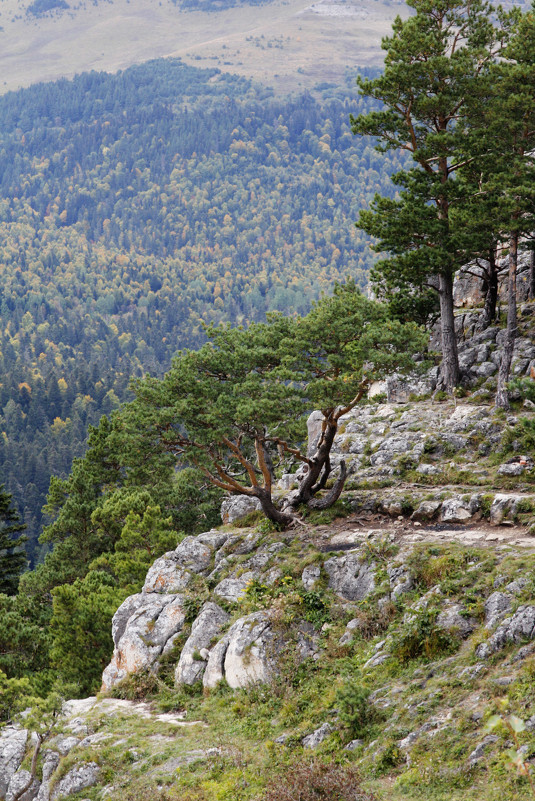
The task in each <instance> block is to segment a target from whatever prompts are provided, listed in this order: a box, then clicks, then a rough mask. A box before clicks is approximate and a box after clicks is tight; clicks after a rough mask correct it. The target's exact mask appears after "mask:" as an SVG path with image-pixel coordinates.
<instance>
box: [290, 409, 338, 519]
mask: <svg viewBox="0 0 535 801" xmlns="http://www.w3.org/2000/svg"><path fill="white" fill-rule="evenodd" d="M337 430H338V421H337V420H335V419H333V418H332V417H329V418H327V421H326V426H325V430H324V431H323V432H322V435H321V437H320V441H319V443H318V447H317V448H316V453H315V454H314V456H313V457H312V458H311V459H310V461H309V466H308V472H307V473H306V475H305V477H304V478H303V479H302V481H301V483H300V485H299V491H298V493H297V495H296V496H295V498H294V499H293V500H292V507H294V508H295V507H297V506H299V505H300V504H302V503H306V504H308V502H309V501H310V500H312V498H313V497H314V495H315V494H316V493H317V492H319V490H320V489H322V488H323V487H324V486H325V482H326V481H327V477H328V475H329V473H330V453H331V448H332V444H333V442H334V437H335V435H336V432H337ZM322 471H323V475H322ZM333 503H334V501H333Z"/></svg>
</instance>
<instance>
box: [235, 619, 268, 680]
mask: <svg viewBox="0 0 535 801" xmlns="http://www.w3.org/2000/svg"><path fill="white" fill-rule="evenodd" d="M273 640H274V637H273V634H272V631H271V626H270V620H269V617H268V614H267V613H266V612H263V611H261V612H254V613H253V614H252V615H248V616H247V617H242V618H240V619H239V620H237V621H236V622H235V623H234V625H233V626H231V628H230V629H229V631H228V647H227V650H226V653H225V664H224V670H225V678H226V680H227V682H228V684H229V685H230V687H232V688H233V689H236V688H238V687H246V686H247V685H248V684H254V683H256V682H260V683H263V682H266V681H268V679H269V678H270V676H271V672H272V669H271V662H272V658H273V655H274V654H273V649H272V648H271V646H272V645H273Z"/></svg>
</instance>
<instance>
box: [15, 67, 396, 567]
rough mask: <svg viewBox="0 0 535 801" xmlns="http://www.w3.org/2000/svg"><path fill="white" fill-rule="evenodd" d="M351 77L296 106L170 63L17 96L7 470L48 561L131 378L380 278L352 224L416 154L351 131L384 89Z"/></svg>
mask: <svg viewBox="0 0 535 801" xmlns="http://www.w3.org/2000/svg"><path fill="white" fill-rule="evenodd" d="M347 83H348V85H347V87H345V88H335V87H332V86H329V85H323V86H321V87H319V88H318V91H317V92H316V93H315V94H314V95H312V94H303V95H301V96H299V97H292V98H289V99H280V98H277V97H275V96H274V95H273V94H272V93H271V92H270V91H269V90H267V89H265V88H263V87H259V86H255V85H253V84H251V83H250V82H248V81H247V80H245V79H243V78H239V77H236V76H231V75H224V74H221V73H220V72H219V71H218V70H217V69H211V70H200V69H195V68H192V67H188V66H185V65H184V64H182V63H181V62H180V61H178V60H166V61H154V62H150V63H148V64H145V65H142V66H136V67H132V68H131V69H128V70H126V71H124V72H122V73H119V74H117V75H108V74H104V73H90V74H84V75H80V76H78V77H76V78H75V79H74V80H73V81H67V80H61V81H58V82H56V83H53V84H46V85H45V84H42V85H37V86H33V87H31V88H29V89H26V90H22V91H19V92H16V93H9V94H6V95H5V96H3V97H2V98H0V263H1V264H2V285H1V299H0V303H1V314H2V326H1V329H0V369H1V372H2V381H1V385H0V411H1V418H0V419H1V427H0V431H1V432H2V437H1V438H0V448H1V452H0V465H1V471H0V481H2V482H4V483H5V485H6V489H7V490H8V491H9V492H11V493H13V496H14V500H15V502H16V504H17V505H18V507H19V508H20V511H21V514H22V516H23V518H24V520H25V522H26V523H27V525H28V535H29V554H30V557H31V559H32V560H34V559H35V558H38V556H39V555H38V552H36V548H37V545H36V542H37V537H38V534H39V531H40V530H41V528H42V524H43V518H42V513H41V509H42V506H43V504H44V501H45V498H46V492H47V489H48V486H49V482H50V477H51V475H57V476H60V477H61V476H63V477H65V476H66V475H67V474H68V472H69V470H70V466H71V463H72V459H73V457H75V456H79V455H81V454H82V453H83V451H84V442H85V438H86V434H87V427H88V425H89V424H95V423H96V422H97V421H98V419H99V418H100V416H101V415H102V414H108V413H109V412H110V411H111V410H112V409H114V408H116V407H117V406H118V404H119V402H120V401H122V400H124V399H125V398H127V397H128V382H129V380H130V379H131V378H132V377H135V376H139V375H142V374H144V373H146V372H150V373H151V374H153V375H161V374H162V373H163V372H164V371H165V370H166V369H167V368H168V367H169V364H170V359H171V356H172V354H173V353H175V352H176V351H177V350H178V349H180V348H183V347H194V346H198V345H199V344H201V342H202V341H204V331H203V324H204V323H219V322H220V321H224V320H230V321H232V322H235V323H242V322H243V323H246V322H249V321H254V320H261V319H262V318H263V316H264V314H265V312H266V310H277V309H278V310H281V311H284V312H285V313H290V314H291V313H306V311H308V309H309V307H310V303H311V301H312V300H313V299H314V298H317V297H319V296H320V294H321V293H322V292H323V291H324V290H327V289H328V288H330V287H332V285H333V283H334V282H335V281H336V280H338V279H343V278H345V277H346V276H347V275H351V276H352V277H353V278H354V279H355V280H356V281H357V283H359V284H360V285H361V286H362V285H364V283H365V282H366V276H367V273H368V270H369V268H370V266H371V260H372V258H373V257H372V256H371V255H370V252H369V249H367V242H368V239H367V237H366V235H365V234H363V233H361V232H358V231H356V230H355V228H354V225H353V221H354V220H355V219H356V218H357V216H358V212H359V209H361V208H362V207H364V206H366V205H367V204H369V202H370V200H371V199H372V198H373V195H374V193H375V192H377V191H379V192H380V193H381V194H388V193H389V192H390V193H391V191H392V189H391V183H390V180H389V175H390V174H391V172H392V170H394V169H396V168H399V166H400V163H399V161H398V158H397V157H396V156H395V155H394V156H393V157H392V158H391V159H388V160H387V159H385V158H384V157H382V156H381V155H380V154H378V153H376V152H375V151H374V149H373V145H372V142H371V140H370V139H367V138H364V139H356V138H355V137H353V136H352V134H351V130H350V126H349V115H350V113H351V112H352V113H360V112H363V111H366V110H369V109H370V108H372V107H373V102H374V101H370V100H368V99H362V98H360V97H359V96H358V93H357V90H356V87H354V76H352V77H351V78H348V82H347Z"/></svg>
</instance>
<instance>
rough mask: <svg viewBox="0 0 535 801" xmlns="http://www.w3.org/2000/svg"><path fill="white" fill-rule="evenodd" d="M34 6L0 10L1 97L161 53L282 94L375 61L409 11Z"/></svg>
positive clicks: (297, 4)
mask: <svg viewBox="0 0 535 801" xmlns="http://www.w3.org/2000/svg"><path fill="white" fill-rule="evenodd" d="M30 2H31V0H4V2H3V3H2V4H1V6H0V26H2V28H3V31H0V70H1V72H0V74H1V76H2V78H1V80H0V93H2V92H6V91H8V90H10V89H17V88H19V87H21V86H27V85H29V84H31V83H34V82H36V81H41V80H46V81H48V80H55V79H57V78H59V77H62V76H65V77H72V76H73V75H74V74H75V73H79V72H83V71H86V70H91V69H95V70H105V71H108V72H115V71H117V70H119V69H124V68H126V67H128V66H130V65H132V64H134V63H140V62H143V61H147V60H148V59H151V58H158V57H164V56H179V57H181V58H183V59H184V60H185V61H187V62H189V63H191V64H194V65H197V66H202V67H206V66H212V67H213V66H215V67H219V68H220V69H222V70H224V71H229V72H235V73H239V74H241V75H245V76H247V77H251V78H253V79H255V80H257V81H260V82H262V83H264V84H267V85H270V86H273V87H274V88H275V89H276V90H277V91H280V92H287V91H292V90H296V89H304V88H309V87H311V86H314V85H315V84H317V83H318V82H320V81H332V82H334V83H340V82H341V81H342V79H343V76H344V74H345V72H346V70H347V69H348V68H349V69H352V68H355V67H356V66H357V65H379V64H380V63H381V61H382V55H381V50H380V41H381V37H382V36H384V35H385V34H386V33H388V32H389V31H390V27H391V23H392V20H393V19H394V17H395V15H396V14H398V13H402V14H403V13H406V7H405V6H404V5H402V4H400V3H393V2H384V1H383V0H361V2H359V0H353V4H351V3H348V4H345V5H344V4H342V3H341V2H338V0H316V1H315V2H314V0H275V2H272V3H267V4H266V5H262V6H256V7H251V6H241V7H238V8H232V9H227V10H225V11H221V12H217V13H203V12H181V11H179V10H178V9H177V7H176V6H175V5H174V4H173V3H172V2H171V0H161V2H159V3H156V2H150V0H113V2H112V3H106V2H101V3H100V4H99V5H97V6H93V5H92V3H91V2H89V0H86V2H85V4H81V5H80V7H79V8H77V9H76V10H75V11H69V12H65V13H63V14H61V15H58V16H47V17H45V18H41V19H35V18H33V17H30V16H27V15H26V8H27V6H28V5H30ZM72 5H74V4H72ZM312 7H313V8H314V10H312ZM344 9H345V10H344ZM347 9H349V10H350V11H351V14H350V15H347Z"/></svg>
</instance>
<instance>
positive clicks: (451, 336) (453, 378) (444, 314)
mask: <svg viewBox="0 0 535 801" xmlns="http://www.w3.org/2000/svg"><path fill="white" fill-rule="evenodd" d="M438 296H439V299H440V336H441V341H442V367H441V384H442V386H443V387H444V389H446V391H447V392H451V391H452V390H453V389H454V387H456V386H457V384H458V383H459V379H460V371H459V354H458V352H457V337H456V336H455V318H454V315H453V275H452V274H446V273H440V275H439V277H438Z"/></svg>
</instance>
